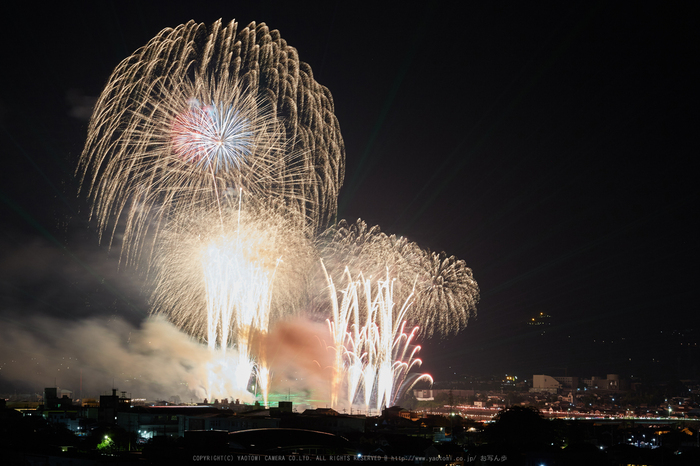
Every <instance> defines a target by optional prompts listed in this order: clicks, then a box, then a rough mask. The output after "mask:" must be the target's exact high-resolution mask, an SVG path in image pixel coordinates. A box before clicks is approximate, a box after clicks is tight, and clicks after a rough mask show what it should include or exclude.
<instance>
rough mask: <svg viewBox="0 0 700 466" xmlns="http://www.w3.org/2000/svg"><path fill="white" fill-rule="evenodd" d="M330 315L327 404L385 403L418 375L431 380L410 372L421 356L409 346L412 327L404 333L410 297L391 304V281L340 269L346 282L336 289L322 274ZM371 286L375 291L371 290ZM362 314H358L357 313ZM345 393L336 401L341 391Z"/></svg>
mask: <svg viewBox="0 0 700 466" xmlns="http://www.w3.org/2000/svg"><path fill="white" fill-rule="evenodd" d="M327 279H328V284H329V291H330V300H331V308H332V313H331V318H330V319H329V320H328V327H329V330H330V334H331V338H332V341H333V346H332V348H333V350H334V352H335V362H334V367H333V374H332V380H331V405H333V406H338V405H339V404H347V405H350V406H353V405H355V406H360V407H362V408H364V409H365V410H369V409H377V410H379V409H382V408H384V407H387V406H391V405H393V404H394V403H395V401H396V399H397V398H398V397H399V396H400V394H401V393H404V392H405V391H406V390H409V389H410V388H411V387H412V386H413V385H414V384H415V383H417V382H418V381H420V380H427V381H429V382H431V383H432V377H430V375H429V374H410V375H411V377H409V373H410V371H411V370H412V369H413V368H414V367H415V366H420V364H421V360H420V359H418V358H416V357H415V356H416V353H417V352H418V351H419V350H420V346H415V345H413V339H414V337H415V334H416V332H417V331H418V328H417V327H415V328H414V329H413V330H412V331H410V332H408V333H406V331H405V329H406V320H405V318H406V315H407V312H408V309H409V308H410V304H411V299H410V297H409V299H407V300H406V301H405V302H404V304H403V306H401V307H400V308H398V307H396V306H395V303H394V297H393V280H391V279H390V278H389V276H388V275H387V276H386V277H385V278H384V279H380V280H376V283H374V284H373V283H372V280H371V279H365V278H364V276H363V275H362V274H360V275H359V276H358V278H357V279H355V280H353V279H352V278H351V276H350V272H349V271H348V270H347V269H346V279H347V286H346V287H345V288H344V289H343V290H341V291H340V292H338V291H337V290H336V288H335V285H334V282H333V279H332V278H330V277H329V276H327ZM373 289H376V292H373ZM361 316H364V317H361ZM343 395H344V396H345V397H346V398H345V399H344V400H341V399H340V397H341V396H343Z"/></svg>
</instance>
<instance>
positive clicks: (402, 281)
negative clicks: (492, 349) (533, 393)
mask: <svg viewBox="0 0 700 466" xmlns="http://www.w3.org/2000/svg"><path fill="white" fill-rule="evenodd" d="M317 245H318V246H317V247H318V248H319V250H320V254H321V257H323V260H324V264H325V266H326V271H327V274H328V275H329V276H330V277H331V278H333V279H334V280H335V281H340V280H341V279H343V277H344V275H345V270H346V267H347V269H350V270H362V271H363V272H362V273H363V275H364V276H365V277H368V278H375V279H376V278H381V277H384V276H386V274H387V273H388V274H389V276H391V277H392V278H393V280H394V282H393V285H392V286H393V296H394V299H395V300H396V302H405V301H407V300H408V299H409V297H411V300H412V301H413V304H412V305H411V307H410V309H409V310H408V311H407V315H406V319H407V320H408V321H409V322H410V323H413V324H420V332H421V333H422V334H423V335H425V336H432V335H433V334H435V333H439V334H442V335H446V334H450V333H457V332H459V331H460V330H461V329H463V328H464V327H466V325H467V323H468V321H469V319H470V318H471V317H473V316H475V315H476V304H477V303H478V301H479V287H478V285H477V283H476V280H474V277H473V274H472V271H471V269H470V268H468V267H467V266H466V263H465V262H464V261H462V260H458V259H456V258H455V257H454V256H449V257H448V256H447V255H446V254H445V253H444V252H443V253H434V252H430V251H426V250H423V249H421V248H420V247H419V246H418V245H417V244H416V243H414V242H411V241H409V240H407V239H406V238H404V237H396V236H395V235H391V236H389V235H386V234H385V233H383V232H382V231H381V230H380V228H379V226H373V227H369V226H368V225H367V224H366V223H365V222H363V221H362V220H357V221H356V222H355V223H354V224H348V223H347V222H346V221H344V220H342V221H340V222H339V223H338V224H337V225H334V226H332V227H331V228H329V229H327V230H326V231H325V232H323V233H322V234H321V235H320V236H319V238H318V240H317ZM321 279H322V280H325V279H326V278H325V275H323V276H321ZM373 283H374V285H373V286H374V289H373V292H375V293H376V292H378V289H377V286H378V284H379V283H381V281H380V280H374V281H373ZM321 309H324V308H323V307H321ZM361 312H364V311H361Z"/></svg>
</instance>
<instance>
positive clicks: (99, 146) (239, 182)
mask: <svg viewBox="0 0 700 466" xmlns="http://www.w3.org/2000/svg"><path fill="white" fill-rule="evenodd" d="M333 112H334V106H333V99H332V97H331V94H330V92H329V91H328V89H326V88H325V87H323V86H321V85H320V84H318V83H317V82H316V81H315V80H314V79H313V74H312V72H311V68H310V67H309V66H308V65H307V64H306V63H304V62H301V61H300V60H299V58H298V55H297V51H296V49H294V48H293V47H290V46H288V45H287V43H286V41H285V40H284V39H282V38H281V37H280V34H279V32H278V31H277V30H269V29H268V27H267V26H266V25H265V24H264V23H260V24H256V23H251V24H249V25H248V26H246V27H243V28H239V25H238V24H237V23H236V22H235V21H232V22H231V23H229V24H228V25H223V24H222V23H221V21H217V22H216V23H214V24H213V25H211V26H210V27H207V26H206V25H204V24H197V23H195V22H194V21H190V22H188V23H187V24H183V25H180V26H178V27H176V28H174V29H170V28H167V29H164V30H163V31H161V32H160V33H159V34H158V35H157V36H156V37H155V38H153V39H152V40H151V41H150V42H149V43H148V44H147V45H145V46H144V47H142V48H140V49H139V50H137V51H136V52H134V54H133V55H131V56H130V57H128V58H126V59H125V60H124V61H122V62H121V63H120V64H119V65H118V66H117V68H116V69H115V70H114V72H113V73H112V75H111V76H110V78H109V81H108V83H107V85H106V87H105V89H104V91H103V92H102V95H101V96H100V98H99V100H98V102H97V104H96V107H95V110H94V113H93V115H92V119H91V121H90V125H89V129H88V137H87V141H86V144H85V148H84V150H83V153H82V156H81V160H80V163H79V166H78V172H79V173H82V177H83V185H85V186H86V188H81V189H87V191H88V193H89V196H90V198H91V200H92V201H93V214H94V215H95V216H96V217H97V219H98V222H99V228H100V232H101V233H103V232H105V231H106V230H107V229H108V228H109V226H110V225H112V231H111V235H110V237H113V235H114V228H116V224H117V221H116V220H118V219H119V218H120V217H124V218H125V220H126V227H125V234H124V243H125V245H126V246H127V249H126V254H127V257H131V258H132V259H134V256H136V255H137V253H139V252H141V251H143V250H144V248H145V250H147V251H148V253H149V254H150V253H151V252H152V247H153V245H154V244H156V243H157V237H156V238H152V239H149V240H148V242H147V243H146V238H147V236H148V235H149V233H154V234H155V236H157V233H158V232H159V231H160V230H161V229H162V228H163V227H165V225H167V223H168V222H169V219H170V216H171V215H173V213H174V212H180V211H182V210H196V209H199V208H205V209H207V208H210V207H211V205H218V203H219V202H220V197H221V195H222V193H224V192H226V190H227V189H230V188H233V189H235V190H238V189H243V190H244V191H245V192H246V193H248V194H249V195H251V196H254V197H257V198H260V199H262V198H265V199H283V200H284V202H285V203H286V204H287V205H288V206H289V208H291V209H294V210H296V211H297V212H299V213H300V214H301V215H302V216H303V217H305V218H306V219H307V223H308V224H309V225H310V226H311V227H312V228H313V229H317V228H319V227H321V228H323V227H325V225H326V224H327V223H328V221H329V220H330V219H332V218H333V217H334V215H335V212H336V208H337V195H338V190H339V189H340V186H341V184H342V181H343V176H344V163H345V162H344V160H345V148H344V144H343V139H342V136H341V134H340V129H339V125H338V121H337V119H336V117H335V115H334V113H333Z"/></svg>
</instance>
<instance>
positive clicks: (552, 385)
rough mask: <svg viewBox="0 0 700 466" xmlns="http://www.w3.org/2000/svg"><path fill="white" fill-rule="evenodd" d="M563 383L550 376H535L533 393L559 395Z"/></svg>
mask: <svg viewBox="0 0 700 466" xmlns="http://www.w3.org/2000/svg"><path fill="white" fill-rule="evenodd" d="M561 388H562V383H561V382H559V381H558V380H557V379H555V378H554V377H551V376H549V375H533V376H532V388H531V389H530V391H531V392H547V393H558V392H559V390H560V389H561Z"/></svg>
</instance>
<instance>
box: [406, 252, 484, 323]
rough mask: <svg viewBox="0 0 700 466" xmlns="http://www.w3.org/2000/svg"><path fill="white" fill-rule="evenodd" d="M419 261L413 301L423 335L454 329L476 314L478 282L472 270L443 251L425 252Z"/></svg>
mask: <svg viewBox="0 0 700 466" xmlns="http://www.w3.org/2000/svg"><path fill="white" fill-rule="evenodd" d="M420 265H421V270H422V273H421V274H420V276H419V279H418V281H417V284H416V302H415V305H416V310H417V312H418V313H419V315H420V319H421V321H422V322H423V325H424V329H425V334H426V336H431V335H433V333H441V334H442V335H447V334H450V333H457V332H458V331H459V330H461V329H463V328H464V327H466V325H467V322H468V321H469V318H470V317H473V316H475V315H476V305H477V303H478V302H479V285H478V284H477V283H476V280H474V276H473V274H472V270H471V269H470V268H469V267H467V265H466V263H465V262H464V261H463V260H459V259H456V258H455V257H454V256H447V255H446V254H445V253H444V252H441V253H435V252H433V253H430V254H426V255H425V256H424V258H423V261H422V262H421V264H420Z"/></svg>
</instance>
